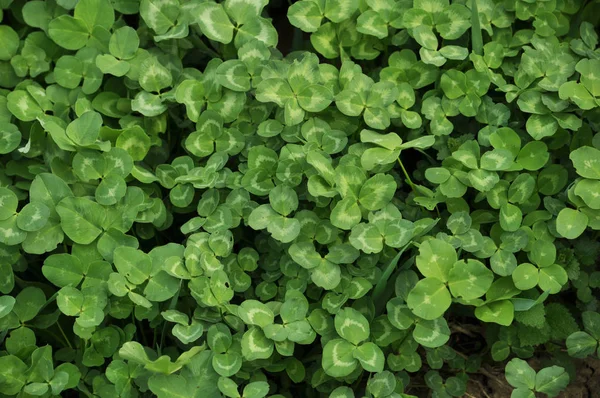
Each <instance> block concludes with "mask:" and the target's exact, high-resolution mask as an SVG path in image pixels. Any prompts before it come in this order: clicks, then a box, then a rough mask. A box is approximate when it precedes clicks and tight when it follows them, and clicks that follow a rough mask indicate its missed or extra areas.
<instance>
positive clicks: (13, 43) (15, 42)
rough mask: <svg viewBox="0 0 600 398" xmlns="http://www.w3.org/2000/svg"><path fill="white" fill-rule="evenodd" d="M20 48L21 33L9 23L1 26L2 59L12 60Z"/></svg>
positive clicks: (0, 45)
mask: <svg viewBox="0 0 600 398" xmlns="http://www.w3.org/2000/svg"><path fill="white" fill-rule="evenodd" d="M18 49H19V35H18V34H17V32H15V31H14V29H13V28H11V27H10V26H7V25H1V26H0V61H10V59H11V58H12V57H14V56H15V55H16V54H17V50H18Z"/></svg>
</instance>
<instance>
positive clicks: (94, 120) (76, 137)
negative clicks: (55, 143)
mask: <svg viewBox="0 0 600 398" xmlns="http://www.w3.org/2000/svg"><path fill="white" fill-rule="evenodd" d="M100 127H102V116H100V114H99V113H97V112H94V111H89V112H85V113H84V114H83V115H81V116H80V117H78V118H77V119H75V120H74V121H73V122H71V123H69V125H68V126H67V129H66V133H67V137H69V138H70V139H71V140H73V142H74V143H75V144H77V145H80V146H89V145H92V144H94V143H95V142H96V140H97V139H98V135H99V133H100Z"/></svg>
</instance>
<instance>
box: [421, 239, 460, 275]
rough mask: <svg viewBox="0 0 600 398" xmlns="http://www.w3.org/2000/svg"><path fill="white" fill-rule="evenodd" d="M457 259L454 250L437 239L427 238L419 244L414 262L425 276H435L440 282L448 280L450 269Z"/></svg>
mask: <svg viewBox="0 0 600 398" xmlns="http://www.w3.org/2000/svg"><path fill="white" fill-rule="evenodd" d="M456 261H457V257H456V250H454V248H453V247H452V245H450V244H449V243H446V242H444V241H442V240H439V239H430V240H427V241H425V242H423V243H421V245H420V246H419V255H418V256H417V257H416V264H417V268H419V271H420V272H421V273H422V274H423V276H425V277H426V278H437V279H438V280H440V281H442V282H446V281H448V276H449V274H450V270H451V269H452V267H453V266H454V264H455V263H456Z"/></svg>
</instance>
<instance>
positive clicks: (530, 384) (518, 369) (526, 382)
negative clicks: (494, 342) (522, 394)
mask: <svg viewBox="0 0 600 398" xmlns="http://www.w3.org/2000/svg"><path fill="white" fill-rule="evenodd" d="M506 381H508V383H509V384H510V385H511V386H513V387H515V388H526V389H529V390H533V389H534V388H535V382H536V374H535V370H533V369H532V368H531V366H529V364H528V363H527V362H525V361H524V360H522V359H519V358H513V359H512V360H510V361H509V362H508V363H507V364H506Z"/></svg>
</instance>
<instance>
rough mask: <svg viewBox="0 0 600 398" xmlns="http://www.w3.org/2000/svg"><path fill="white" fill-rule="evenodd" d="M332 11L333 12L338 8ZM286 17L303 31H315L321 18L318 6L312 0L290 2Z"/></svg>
mask: <svg viewBox="0 0 600 398" xmlns="http://www.w3.org/2000/svg"><path fill="white" fill-rule="evenodd" d="M333 11H334V13H335V12H336V11H338V10H333ZM338 13H339V12H338ZM336 14H337V13H336ZM287 17H288V19H289V21H290V23H291V24H292V25H293V26H295V27H297V28H299V29H301V30H302V31H304V32H316V31H317V29H319V27H320V26H321V21H322V19H323V15H322V14H321V11H320V10H319V6H318V5H317V3H315V2H312V1H298V2H296V3H294V4H292V5H291V6H290V7H289V8H288V12H287ZM330 19H331V18H330Z"/></svg>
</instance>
